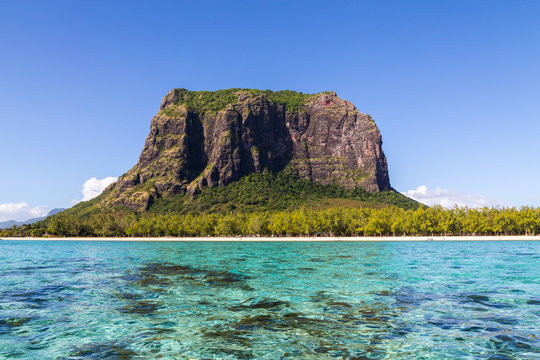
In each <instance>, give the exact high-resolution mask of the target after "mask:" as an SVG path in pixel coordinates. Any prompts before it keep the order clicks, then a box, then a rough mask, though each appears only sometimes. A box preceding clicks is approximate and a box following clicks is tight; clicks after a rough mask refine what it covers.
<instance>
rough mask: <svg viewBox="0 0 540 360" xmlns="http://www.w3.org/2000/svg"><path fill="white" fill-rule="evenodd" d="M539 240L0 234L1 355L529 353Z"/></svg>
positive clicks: (539, 289) (537, 316)
mask: <svg viewBox="0 0 540 360" xmlns="http://www.w3.org/2000/svg"><path fill="white" fill-rule="evenodd" d="M539 337H540V243H539V242H422V243H419V242H406V243H391V242H387V243H365V242H347V243H342V242H330V243H318V242H298V243H291V242H288V243H281V242H271V243H249V242H248V243H243V242H225V243H221V242H219V243H218V242H174V243H163V242H145V243H136V242H127V243H126V242H46V241H45V242H37V241H36V242H22V241H20V242H19V241H0V358H1V359H104V358H107V359H147V358H150V359H154V358H155V359H282V358H288V359H538V358H540V339H539Z"/></svg>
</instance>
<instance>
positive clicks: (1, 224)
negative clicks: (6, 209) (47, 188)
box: [0, 209, 64, 229]
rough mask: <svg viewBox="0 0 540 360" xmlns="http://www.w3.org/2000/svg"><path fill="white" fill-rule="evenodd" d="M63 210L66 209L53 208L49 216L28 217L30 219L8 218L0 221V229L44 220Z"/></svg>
mask: <svg viewBox="0 0 540 360" xmlns="http://www.w3.org/2000/svg"><path fill="white" fill-rule="evenodd" d="M63 210H64V209H52V210H51V211H49V213H48V214H47V216H42V217H38V218H33V219H28V220H25V221H15V220H8V221H4V222H0V229H7V228H10V227H12V226H21V225H26V224H33V223H35V222H38V221H41V220H44V219H45V218H47V217H49V216H53V215H56V214H58V213H59V212H61V211H63Z"/></svg>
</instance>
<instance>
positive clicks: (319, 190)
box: [148, 172, 419, 214]
mask: <svg viewBox="0 0 540 360" xmlns="http://www.w3.org/2000/svg"><path fill="white" fill-rule="evenodd" d="M339 199H347V200H350V201H349V202H347V204H348V205H349V206H351V207H384V206H388V205H395V206H399V207H402V208H405V209H416V208H418V206H419V204H418V203H417V202H416V201H414V200H411V199H409V198H408V197H406V196H404V195H402V194H400V193H398V192H396V191H394V190H389V191H383V192H379V193H370V192H367V191H366V190H364V189H363V188H361V187H357V188H354V189H345V188H344V187H343V186H339V185H323V184H320V183H316V182H313V181H309V180H305V179H300V178H299V177H298V176H295V175H291V174H286V173H285V172H279V173H277V174H275V173H271V172H267V173H260V174H257V173H252V174H249V175H246V176H244V177H243V178H241V179H240V180H238V181H235V182H233V183H231V184H229V185H226V186H219V187H214V188H205V189H203V190H202V191H201V192H200V194H197V195H194V196H193V198H192V199H191V198H190V197H189V196H187V195H186V194H179V195H175V196H173V197H170V198H158V199H156V200H155V201H154V203H153V204H152V205H151V206H150V208H149V209H148V211H149V212H150V213H154V214H160V213H166V212H176V213H179V214H187V213H193V214H200V213H223V212H229V211H230V212H235V213H236V212H249V213H251V212H260V211H278V210H288V209H289V210H292V209H296V208H299V207H301V206H304V207H308V208H313V207H315V208H321V207H332V206H333V202H336V205H338V204H337V202H339ZM325 204H326V205H325ZM341 205H343V203H341Z"/></svg>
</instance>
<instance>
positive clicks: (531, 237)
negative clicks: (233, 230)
mask: <svg viewBox="0 0 540 360" xmlns="http://www.w3.org/2000/svg"><path fill="white" fill-rule="evenodd" d="M0 241H133V242H141V241H162V242H163V241H165V242H167V241H168V242H171V241H206V242H226V241H238V242H250V241H251V242H270V241H275V242H279V241H285V242H292V241H315V242H331V241H358V242H385V241H394V242H396V241H397V242H399V241H540V235H517V236H507V235H504V236H365V237H361V236H357V237H346V236H335V237H308V236H305V237H292V236H291V237H255V236H238V237H117V238H115V237H112V238H107V237H47V238H44V237H3V238H0Z"/></svg>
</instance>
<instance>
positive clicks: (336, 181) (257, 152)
mask: <svg viewBox="0 0 540 360" xmlns="http://www.w3.org/2000/svg"><path fill="white" fill-rule="evenodd" d="M381 145H382V139H381V134H380V132H379V129H378V128H377V125H376V124H375V122H374V121H373V119H372V118H371V116H369V115H366V114H363V113H361V112H359V111H358V110H357V109H356V108H355V106H354V105H353V104H352V103H351V102H349V101H347V100H343V99H341V98H339V97H338V96H337V94H336V93H335V92H332V91H330V92H323V93H319V94H303V93H299V92H294V91H276V92H273V91H269V90H255V89H227V90H219V91H214V92H210V91H188V90H185V89H174V90H172V91H170V92H169V93H168V94H167V95H166V96H165V97H164V99H163V101H162V102H161V106H160V109H159V112H158V113H157V115H156V116H154V118H153V119H152V122H151V125H150V133H149V135H148V137H147V139H146V142H145V145H144V148H143V150H142V153H141V155H140V157H139V161H138V162H137V164H136V165H135V166H134V167H133V168H132V169H131V170H129V171H128V172H127V173H126V174H124V175H123V176H121V177H120V178H119V180H118V181H117V182H116V183H114V184H112V185H110V186H109V187H108V188H107V189H106V190H105V192H104V194H103V195H102V196H101V197H100V199H99V202H98V206H101V207H111V206H112V207H118V206H120V207H125V208H129V209H132V210H135V211H138V212H140V211H146V210H148V209H149V208H150V207H151V206H152V204H153V203H154V202H155V201H156V200H158V199H167V198H171V197H174V196H175V195H177V194H185V195H187V196H188V197H189V198H191V199H193V198H194V197H195V196H196V195H197V194H199V193H201V191H203V190H204V189H206V188H213V187H223V186H226V185H228V184H231V183H233V182H235V181H237V180H239V179H240V178H242V177H243V176H245V175H248V174H251V173H267V172H271V173H279V172H282V173H285V174H289V175H292V176H297V177H298V178H300V179H306V180H309V181H312V182H316V183H319V184H322V185H337V186H342V187H344V188H345V189H354V188H358V187H360V188H363V189H365V190H367V191H368V192H371V193H378V192H381V191H390V190H391V187H390V180H389V177H388V166H387V162H386V157H385V155H384V152H383V151H382V147H381Z"/></svg>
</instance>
